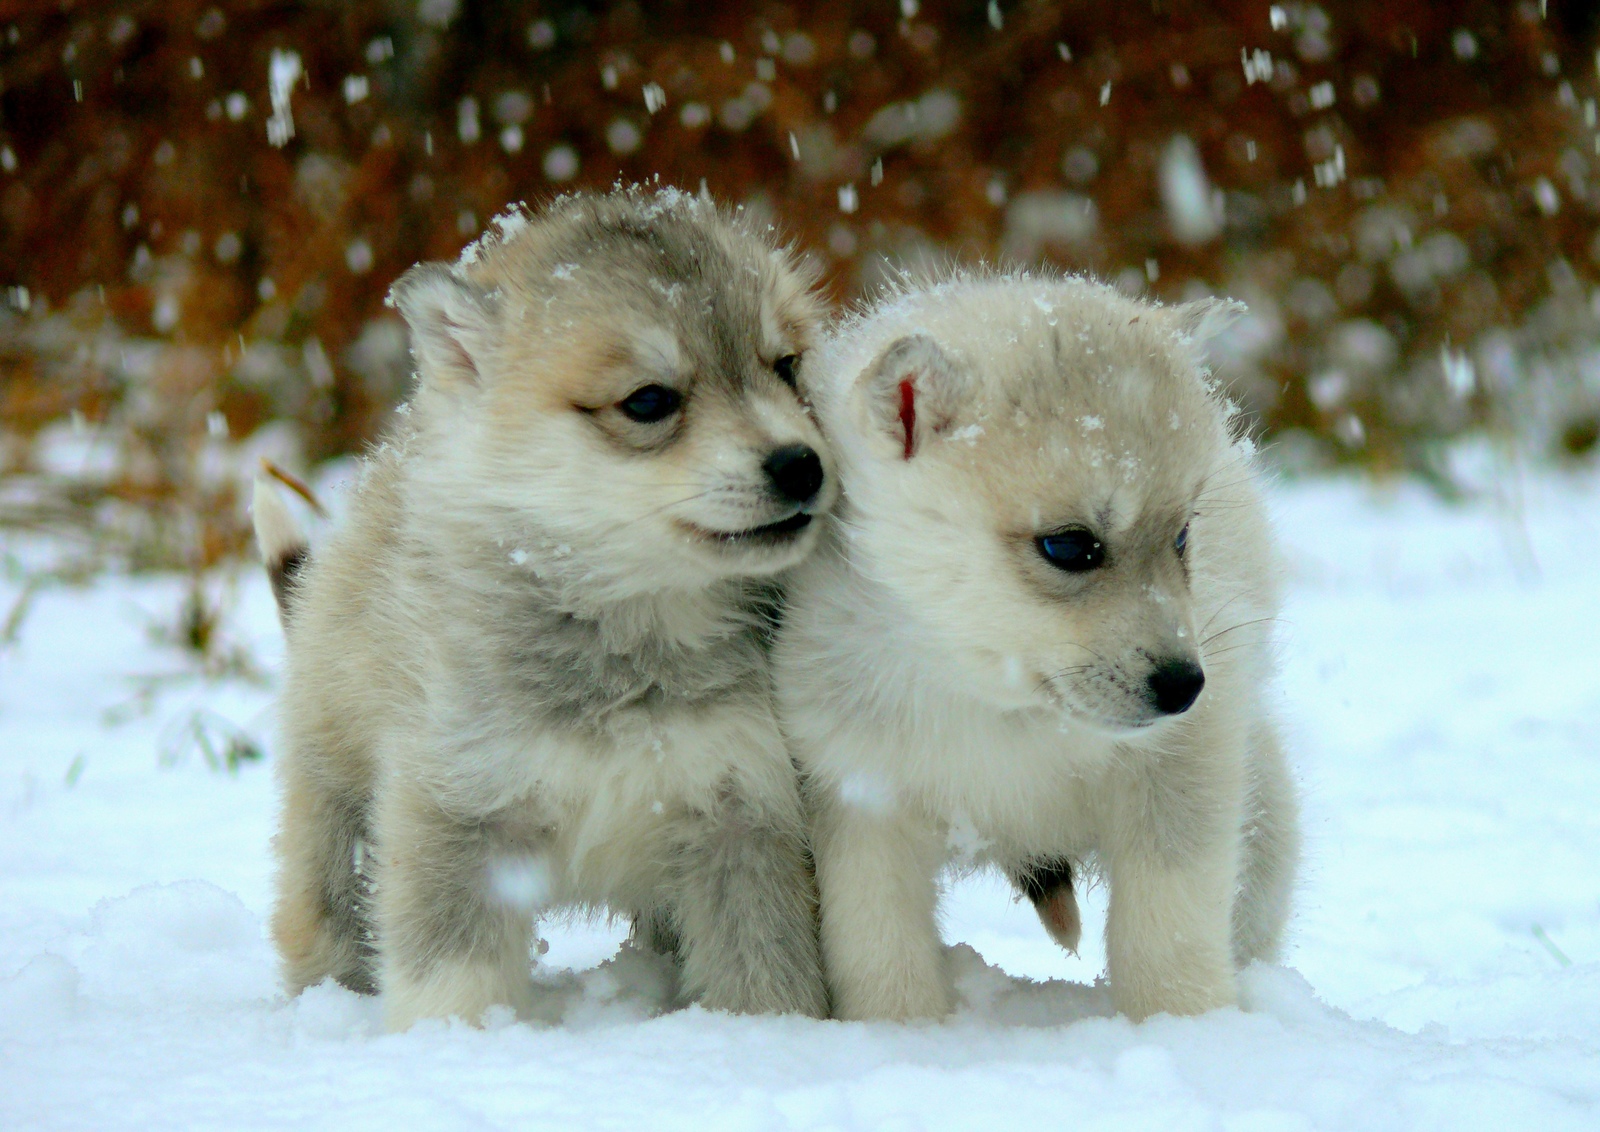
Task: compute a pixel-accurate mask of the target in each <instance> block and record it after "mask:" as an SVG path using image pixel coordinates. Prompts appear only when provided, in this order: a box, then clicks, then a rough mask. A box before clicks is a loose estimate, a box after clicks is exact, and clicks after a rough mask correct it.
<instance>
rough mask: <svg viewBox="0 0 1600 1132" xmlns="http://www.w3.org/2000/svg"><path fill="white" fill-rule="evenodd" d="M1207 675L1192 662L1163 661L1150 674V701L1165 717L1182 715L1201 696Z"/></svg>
mask: <svg viewBox="0 0 1600 1132" xmlns="http://www.w3.org/2000/svg"><path fill="white" fill-rule="evenodd" d="M1205 686H1206V674H1205V673H1204V672H1202V671H1201V669H1200V666H1199V665H1198V664H1196V663H1195V662H1194V661H1192V660H1163V661H1162V662H1161V663H1160V664H1158V665H1156V670H1155V671H1154V672H1152V673H1150V699H1151V701H1152V702H1153V703H1154V704H1155V705H1156V708H1157V710H1159V711H1160V712H1161V713H1162V714H1163V715H1181V714H1182V713H1183V712H1186V711H1188V710H1189V708H1190V706H1191V705H1192V704H1193V703H1194V701H1195V700H1196V699H1198V698H1199V696H1200V689H1201V688H1204V687H1205Z"/></svg>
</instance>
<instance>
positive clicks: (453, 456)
mask: <svg viewBox="0 0 1600 1132" xmlns="http://www.w3.org/2000/svg"><path fill="white" fill-rule="evenodd" d="M814 282H815V280H814V276H812V275H810V274H808V273H807V271H806V269H805V268H804V267H802V266H801V265H800V264H798V263H797V262H796V261H795V259H794V258H793V257H791V256H790V255H789V254H788V253H787V252H786V251H785V250H783V249H781V248H779V247H777V246H775V245H774V244H773V243H772V242H771V240H770V238H769V237H768V236H766V235H765V234H764V233H763V232H759V231H757V230H755V229H754V227H753V226H751V225H748V224H746V223H744V222H742V221H741V220H739V219H738V218H737V217H736V216H730V215H729V214H728V213H726V212H724V211H721V210H719V209H718V208H716V207H715V206H714V205H712V204H711V203H710V202H709V201H708V200H705V199H703V198H693V197H689V196H686V195H684V194H681V193H677V192H674V191H670V190H669V191H663V192H659V193H657V192H645V191H642V190H625V191H618V192H614V193H612V194H609V195H605V196H589V195H580V196H573V197H566V198H563V199H561V200H559V201H557V202H556V203H554V204H553V205H551V206H550V207H549V208H548V209H547V210H545V211H543V212H542V213H540V214H538V215H535V216H529V215H528V214H526V213H524V212H521V211H515V212H512V213H510V214H508V215H507V216H505V217H502V218H501V219H500V220H498V221H497V222H496V228H495V230H494V231H493V232H492V233H491V235H490V236H488V237H486V238H485V239H484V240H482V241H481V242H479V243H478V244H476V245H474V246H473V247H471V248H469V249H468V250H467V251H466V252H465V253H463V255H462V258H461V260H460V261H459V262H458V263H457V264H455V265H454V266H448V265H444V264H423V265H421V266H419V267H416V268H414V269H412V270H411V271H410V272H408V273H407V274H406V275H405V276H404V277H403V278H402V279H401V280H400V281H399V282H398V283H396V284H395V287H394V290H393V292H392V301H393V303H394V305H395V306H397V307H398V308H399V310H400V313H401V314H402V315H404V317H405V319H406V322H407V323H408V324H409V326H410V329H411V335H412V350H413V353H414V355H415V358H416V361H417V367H418V372H419V385H418V388H417V391H416V396H415V398H414V400H413V401H412V402H411V405H410V407H409V412H408V413H407V414H406V415H405V416H404V417H403V418H402V425H401V427H400V428H398V429H397V430H396V431H395V433H394V435H392V436H391V437H390V438H389V441H388V443H387V444H385V445H384V446H383V447H381V448H380V449H378V450H377V451H376V452H375V453H374V454H373V455H372V456H371V457H370V458H369V459H368V460H367V461H366V465H365V469H364V475H363V477H362V480H361V482H360V486H359V487H358V488H357V489H356V490H355V492H354V495H353V497H352V499H351V501H350V506H349V515H348V518H347V520H346V521H345V522H344V523H343V525H342V527H341V529H339V530H338V531H337V532H336V533H335V534H334V535H333V537H332V538H331V540H330V541H329V542H328V543H327V544H326V545H324V546H319V547H318V548H317V549H316V552H315V553H314V554H312V555H309V556H308V555H307V554H306V549H305V543H304V540H303V539H302V538H301V537H300V536H299V534H298V532H297V531H296V530H295V529H294V526H293V523H292V521H291V520H290V518H289V516H288V513H287V511H286V509H285V508H284V507H283V504H282V502H281V501H280V500H278V499H277V497H276V496H275V495H274V494H273V493H272V492H271V491H270V490H263V489H260V488H258V491H257V497H256V498H257V511H256V523H257V535H258V538H259V540H260V542H261V544H262V549H263V553H264V557H265V558H266V561H267V563H268V567H269V571H270V572H271V573H272V574H273V576H274V581H275V584H276V588H277V589H278V591H279V594H280V600H281V602H282V607H283V609H282V611H283V614H284V620H285V626H286V632H287V637H288V674H287V680H286V684H285V688H284V692H283V697H282V704H281V711H282V722H283V730H284V739H285V744H286V750H285V752H284V757H283V762H282V767H281V769H282V778H283V787H284V799H285V804H284V811H283V818H282V826H281V829H280V831H279V833H278V836H277V838H276V841H275V845H276V850H277V855H278V861H279V871H278V881H277V902H276V907H275V910H274V913H273V918H272V928H273V936H274V939H275V940H276V943H277V947H278V950H279V953H280V955H281V957H282V960H283V966H284V975H285V980H286V982H287V984H288V986H289V988H290V989H291V991H298V990H299V989H301V988H303V987H305V986H308V985H310V984H312V983H316V982H318V981H319V980H321V979H323V978H325V977H328V976H332V977H333V978H335V979H337V980H338V981H339V982H341V983H343V984H344V985H346V986H349V987H352V988H355V989H357V990H361V991H369V992H370V991H379V992H381V993H382V995H383V997H384V1000H385V1011H386V1018H387V1022H388V1024H389V1025H390V1026H391V1027H392V1028H402V1027H405V1026H407V1025H409V1024H410V1023H411V1022H413V1021H414V1020H416V1019H419V1018H424V1017H442V1016H461V1017H464V1018H467V1019H472V1020H477V1019H480V1018H481V1017H482V1015H483V1013H484V1011H485V1010H487V1009H488V1008H490V1007H492V1006H495V1005H497V1004H505V1005H509V1006H511V1007H513V1008H515V1009H516V1010H517V1011H518V1012H519V1013H521V1014H524V1015H538V1014H539V1013H540V1007H539V1003H538V1002H537V1001H536V994H535V989H534V984H533V981H532V979H531V962H530V946H531V943H532V939H533V936H532V931H533V922H534V920H535V918H536V917H537V916H538V914H539V913H541V912H543V911H545V910H547V909H556V908H563V907H572V906H579V907H587V908H602V907H603V908H606V909H609V910H611V911H613V912H620V913H624V914H627V915H630V916H632V917H633V918H634V923H635V938H636V939H637V940H638V941H639V942H640V943H642V944H645V945H648V946H652V947H655V948H658V949H660V950H663V951H666V952H669V953H671V954H673V955H675V956H676V957H677V958H678V960H679V961H680V963H681V968H680V970H681V993H682V996H683V997H684V998H687V999H692V1000H698V1001H699V1002H701V1003H703V1004H705V1005H706V1006H708V1007H712V1008H715V1009H723V1010H733V1011H797V1012H801V1013H805V1014H810V1015H814V1016H821V1015H823V1014H825V1013H826V1010H827V1001H826V994H825V990H824V986H823V982H822V976H821V971H820V964H819V958H818V953H817V941H816V928H815V901H814V895H813V893H814V888H813V884H812V881H811V878H810V874H809V870H808V865H807V859H806V851H805V842H804V828H803V818H802V812H801V806H800V799H799V795H798V791H797V786H796V782H795V775H794V768H793V765H792V763H791V761H790V758H789V755H788V753H787V751H786V749H785V745H784V742H783V739H782V736H781V735H780V733H779V729H778V724H777V719H776V714H775V705H774V701H773V697H772V688H771V682H770V677H769V674H768V645H769V643H770V635H771V630H772V615H773V609H774V599H775V594H776V589H775V584H774V579H775V576H776V575H778V574H779V573H780V572H781V571H783V570H785V569H787V568H788V567H791V566H793V565H795V564H796V563H797V562H799V561H800V560H801V559H802V557H804V556H805V555H806V554H807V553H808V552H809V551H810V549H811V548H812V546H813V544H814V542H815V540H816V538H817V533H818V526H819V524H818V523H816V522H814V520H815V519H816V518H817V517H818V516H820V515H822V514H823V513H825V512H826V511H827V510H828V508H829V507H830V505H831V504H832V503H833V500H834V498H835V488H834V476H833V475H832V473H831V457H830V456H829V454H828V450H827V448H826V447H825V446H824V444H823V442H822V439H821V437H820V435H819V433H818V430H817V428H816V426H815V424H814V423H813V421H812V419H811V416H810V414H809V412H808V410H807V408H806V407H805V405H804V404H803V403H802V400H801V398H800V395H799V393H798V389H797V380H798V366H799V358H800V356H801V355H802V353H803V352H804V351H805V350H806V348H807V347H808V346H809V345H810V344H811V341H812V339H813V336H814V335H815V334H816V332H817V329H818V326H819V324H820V322H821V319H822V317H823V315H824V310H823V306H822V304H821V302H820V300H819V299H818V298H817V296H816V295H815V293H814V291H813V284H814Z"/></svg>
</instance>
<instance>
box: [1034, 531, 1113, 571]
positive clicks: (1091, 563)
mask: <svg viewBox="0 0 1600 1132" xmlns="http://www.w3.org/2000/svg"><path fill="white" fill-rule="evenodd" d="M1035 541H1036V542H1037V543H1038V546H1039V553H1040V554H1042V555H1044V557H1045V561H1047V562H1049V563H1050V565H1052V566H1054V567H1055V568H1056V569H1058V570H1065V571H1066V572H1067V573H1069V574H1082V573H1084V572H1086V571H1088V570H1093V569H1095V568H1096V567H1098V566H1100V565H1102V564H1103V563H1104V562H1105V560H1106V548H1105V546H1104V545H1103V544H1102V543H1101V542H1100V540H1099V539H1097V538H1095V537H1094V533H1093V532H1092V531H1088V530H1085V529H1084V528H1083V527H1069V528H1068V529H1067V530H1064V531H1057V532H1056V533H1055V534H1053V535H1040V536H1039V537H1038V539H1036V540H1035Z"/></svg>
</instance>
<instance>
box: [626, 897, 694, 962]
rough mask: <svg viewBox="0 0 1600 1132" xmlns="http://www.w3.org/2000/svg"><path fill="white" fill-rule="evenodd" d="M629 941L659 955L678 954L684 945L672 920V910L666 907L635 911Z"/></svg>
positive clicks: (674, 955) (675, 955)
mask: <svg viewBox="0 0 1600 1132" xmlns="http://www.w3.org/2000/svg"><path fill="white" fill-rule="evenodd" d="M628 941H629V942H630V943H632V944H633V945H634V946H635V947H639V948H643V949H644V950H646V951H653V952H655V953H656V954H657V955H671V956H673V957H677V956H678V954H679V952H680V950H681V949H682V946H683V942H682V941H681V940H680V939H679V938H678V929H677V927H675V926H674V925H673V922H672V910H671V909H670V908H666V907H658V908H651V909H649V910H647V911H644V912H636V913H634V916H633V928H632V929H631V930H630V931H629V932H628Z"/></svg>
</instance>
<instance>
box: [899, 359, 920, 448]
mask: <svg viewBox="0 0 1600 1132" xmlns="http://www.w3.org/2000/svg"><path fill="white" fill-rule="evenodd" d="M900 427H901V428H903V429H905V430H906V459H907V460H909V459H911V449H912V448H913V447H914V446H915V444H916V438H917V392H916V387H915V386H913V385H912V384H911V379H910V378H909V377H908V378H906V379H905V380H904V381H902V382H901V383H900Z"/></svg>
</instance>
